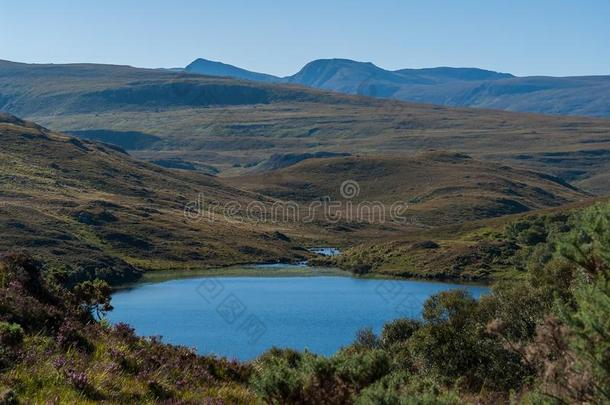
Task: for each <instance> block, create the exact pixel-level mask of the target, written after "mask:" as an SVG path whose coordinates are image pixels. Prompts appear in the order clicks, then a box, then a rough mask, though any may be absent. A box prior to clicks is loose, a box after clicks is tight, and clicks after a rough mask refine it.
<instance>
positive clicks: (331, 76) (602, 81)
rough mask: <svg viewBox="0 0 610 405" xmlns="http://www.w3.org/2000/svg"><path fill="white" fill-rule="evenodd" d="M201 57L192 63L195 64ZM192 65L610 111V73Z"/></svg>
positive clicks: (202, 70)
mask: <svg viewBox="0 0 610 405" xmlns="http://www.w3.org/2000/svg"><path fill="white" fill-rule="evenodd" d="M196 62H197V61H195V62H193V64H195V63H196ZM193 64H191V65H189V66H187V68H186V70H187V71H190V72H192V73H199V74H206V75H211V76H228V77H235V78H240V79H246V80H260V81H265V82H270V81H274V82H277V83H296V84H302V85H305V86H309V87H313V88H318V89H325V90H332V91H337V92H342V93H347V94H359V95H363V96H372V97H380V98H391V99H396V100H403V101H413V102H419V103H432V104H440V105H446V106H453V107H476V108H493V109H499V110H507V111H521V112H534V113H544V114H562V115H587V116H594V117H608V116H610V76H581V77H549V76H539V77H534V76H532V77H515V76H513V75H511V74H508V73H499V72H492V71H489V70H484V69H477V68H451V67H438V68H424V69H400V70H396V71H390V70H386V69H382V68H380V67H378V66H375V65H374V64H372V63H370V62H357V61H353V60H349V59H319V60H315V61H312V62H310V63H308V64H307V65H305V66H304V67H303V68H302V69H301V70H300V71H299V72H297V73H295V74H294V75H292V76H287V77H284V78H279V77H273V76H270V75H263V74H260V73H252V72H249V71H247V70H244V69H240V68H237V67H234V66H231V65H224V64H223V69H218V68H217V67H216V66H215V65H213V64H210V65H205V64H202V63H199V64H196V65H197V68H193V66H192V65H193Z"/></svg>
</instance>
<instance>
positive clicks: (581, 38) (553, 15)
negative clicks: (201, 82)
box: [0, 0, 610, 76]
mask: <svg viewBox="0 0 610 405" xmlns="http://www.w3.org/2000/svg"><path fill="white" fill-rule="evenodd" d="M197 57H204V58H207V59H212V60H221V61H223V62H226V63H231V64H235V65H238V66H241V67H244V68H247V69H250V70H255V71H260V72H266V73H272V74H276V75H288V74H292V73H295V72H296V71H297V70H298V69H300V68H301V67H302V66H303V65H304V64H305V63H306V62H309V61H311V60H313V59H318V58H332V57H341V58H350V59H355V60H360V61H370V62H373V63H375V64H376V65H378V66H381V67H383V68H387V69H399V68H406V67H432V66H476V67H482V68H487V69H492V70H499V71H505V72H510V73H514V74H517V75H535V74H548V75H556V76H566V75H584V74H610V0H580V1H577V0H554V1H551V0H527V1H522V0H512V1H494V0H470V1H469V0H453V1H435V0H421V1H409V0H402V1H400V0H377V1H358V0H352V1H345V0H337V1H333V0H307V1H305V0H301V1H290V0H284V1H281V0H277V1H267V0H259V1H257V0H251V1H233V0H224V1H206V0H198V1H194V0H191V1H188V0H185V1H180V0H176V1H170V0H165V1H157V0H149V1H145V0H142V1H134V0H121V1H118V0H105V1H86V0H85V1H65V0H54V1H48V0H47V1H36V0H34V1H28V0H10V1H9V0H0V59H8V60H13V61H19V62H55V63H64V62H100V63H115V64H127V65H133V66H141V67H176V66H184V65H186V64H188V63H189V62H191V61H192V60H193V59H195V58H197Z"/></svg>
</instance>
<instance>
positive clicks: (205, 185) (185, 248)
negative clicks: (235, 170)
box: [0, 114, 303, 281]
mask: <svg viewBox="0 0 610 405" xmlns="http://www.w3.org/2000/svg"><path fill="white" fill-rule="evenodd" d="M200 193H202V194H201V195H202V197H198V196H199V195H200ZM254 197H255V196H253V195H251V194H249V193H247V192H242V191H239V190H237V189H235V188H232V187H230V186H227V185H225V184H223V183H222V182H219V181H218V180H217V179H215V178H214V177H211V176H207V175H203V174H198V173H194V172H185V171H170V170H166V169H163V168H161V167H159V166H155V165H152V164H148V163H143V162H140V161H137V160H134V159H133V158H131V157H130V156H129V155H127V154H126V153H125V152H124V151H122V150H120V149H117V148H115V147H112V146H109V145H104V144H99V143H93V142H89V141H84V140H78V139H76V138H71V137H68V136H65V135H63V134H59V133H55V132H52V131H49V130H47V129H45V128H43V127H40V126H38V125H36V124H33V123H30V122H24V121H21V120H19V119H17V118H15V117H13V116H10V115H6V114H1V115H0V234H2V238H1V240H0V251H10V250H14V249H15V248H16V247H18V248H19V249H26V250H27V251H29V252H31V253H32V254H34V255H36V256H37V257H42V258H45V259H46V260H48V261H49V262H50V263H52V264H59V263H62V265H68V266H69V267H67V268H65V270H68V271H69V273H70V275H71V276H72V277H74V278H84V277H93V276H98V277H101V278H105V279H107V280H110V281H125V280H129V279H133V278H134V277H137V276H138V273H139V269H156V268H164V269H174V268H193V267H198V268H201V267H209V266H219V265H227V264H231V263H240V262H252V261H267V260H278V259H280V258H281V259H284V260H290V259H297V258H302V257H303V250H302V248H299V247H298V246H297V245H296V244H295V243H294V242H292V241H291V240H290V239H289V238H288V237H286V236H285V235H283V234H280V233H278V232H277V229H276V228H275V227H272V226H267V225H265V224H262V223H256V221H252V220H249V219H247V218H245V217H243V213H240V212H235V213H234V215H233V216H232V217H228V218H227V217H224V216H223V215H222V212H219V213H218V215H214V216H213V217H212V218H211V220H210V221H208V220H205V219H203V218H194V219H192V220H187V218H186V217H185V214H184V209H185V206H186V204H188V203H191V202H196V201H197V200H198V198H201V201H202V203H201V204H202V206H203V208H202V209H203V210H205V207H206V206H207V205H213V204H215V205H216V206H222V204H223V203H226V202H232V203H236V204H241V205H242V206H243V207H245V206H246V205H247V204H248V203H250V202H252V201H253V200H254ZM257 198H258V200H259V201H261V203H262V204H266V203H268V201H266V200H265V199H260V197H257Z"/></svg>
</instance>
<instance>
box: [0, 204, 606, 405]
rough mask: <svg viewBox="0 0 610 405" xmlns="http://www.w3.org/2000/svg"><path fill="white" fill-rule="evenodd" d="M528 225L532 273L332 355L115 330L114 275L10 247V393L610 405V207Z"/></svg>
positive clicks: (512, 228)
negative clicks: (55, 264) (80, 270)
mask: <svg viewBox="0 0 610 405" xmlns="http://www.w3.org/2000/svg"><path fill="white" fill-rule="evenodd" d="M519 221H521V222H519ZM519 221H517V222H514V223H512V224H509V226H508V228H507V232H508V233H509V234H510V235H512V236H511V237H514V238H515V240H517V241H520V242H519V243H524V244H525V245H527V246H528V247H527V248H524V249H527V254H524V253H523V252H524V251H523V250H520V252H521V253H520V256H519V257H515V258H514V260H515V262H514V263H515V265H517V264H519V266H523V267H524V270H523V271H524V272H525V275H524V277H522V278H520V279H518V280H510V281H504V282H498V283H496V284H495V285H494V286H493V288H492V293H491V294H489V295H488V296H485V297H483V298H481V299H480V300H475V299H474V298H473V297H471V296H469V295H468V294H467V293H466V292H465V291H461V290H454V291H449V292H443V293H440V294H437V295H435V296H433V297H431V298H430V299H429V300H428V301H427V302H426V303H425V304H424V307H423V316H422V319H419V320H413V319H397V320H395V321H393V322H390V323H388V324H387V325H386V326H385V327H384V329H383V331H382V332H381V333H380V334H375V333H373V332H372V331H371V330H362V331H361V332H359V333H358V335H357V336H356V338H355V340H354V342H353V344H351V345H349V346H348V347H344V348H343V349H341V350H340V351H339V352H338V353H336V354H335V355H333V356H330V357H324V356H318V355H316V354H313V353H310V352H307V351H304V352H299V351H294V350H291V349H277V348H274V349H271V350H269V351H268V352H266V353H264V354H262V355H261V356H260V357H259V358H258V359H256V360H254V361H252V362H248V363H240V362H236V361H230V360H227V359H220V358H215V357H208V356H200V355H197V354H196V353H195V352H194V351H193V350H191V349H188V348H184V347H175V346H171V345H167V344H164V343H162V342H161V340H160V339H159V338H142V337H138V336H137V335H136V334H135V332H134V330H133V329H132V328H131V327H129V326H128V325H125V324H118V325H115V326H110V325H109V324H108V323H107V322H105V321H104V320H103V316H104V314H105V313H106V312H107V311H110V310H111V309H112V308H111V307H112V305H111V301H110V300H109V294H110V290H109V289H108V286H107V285H106V284H105V283H104V282H101V281H96V280H92V281H88V282H84V283H80V284H77V285H75V286H70V288H68V287H66V286H65V283H63V282H62V277H61V273H54V272H52V271H47V269H45V267H44V265H43V264H42V263H39V262H37V261H35V260H33V259H31V258H30V257H28V256H27V255H24V254H9V255H5V256H4V257H3V258H2V264H1V265H0V283H1V284H0V287H1V288H0V343H1V345H2V346H1V350H0V366H1V367H2V373H1V374H0V385H1V387H2V394H1V395H2V397H1V400H0V401H1V403H19V402H22V403H29V402H37V403H44V402H50V403H74V402H85V403H86V402H94V401H107V402H111V403H155V402H157V403H159V402H161V403H163V402H164V403H273V404H293V403H295V404H349V403H356V404H426V403H430V404H431V403H435V404H436V403H447V404H458V403H490V404H491V403H531V404H538V403H549V404H564V403H583V404H585V403H586V404H602V403H608V401H610V332H609V331H610V283H609V277H610V205H608V204H601V205H597V206H593V207H591V208H588V209H584V210H581V211H579V212H575V213H573V214H570V215H566V216H561V217H553V218H552V220H551V219H548V218H546V219H544V218H543V219H533V220H531V219H528V220H527V221H528V222H527V223H523V222H522V221H523V220H519ZM562 222H563V225H562Z"/></svg>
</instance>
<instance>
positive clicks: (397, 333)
mask: <svg viewBox="0 0 610 405" xmlns="http://www.w3.org/2000/svg"><path fill="white" fill-rule="evenodd" d="M420 326H421V323H420V322H419V321H416V320H413V319H404V318H403V319H396V320H394V321H392V322H389V323H386V324H385V325H384V327H383V330H382V332H381V344H382V346H383V347H385V348H388V347H390V346H392V345H394V344H396V343H401V342H405V341H406V340H408V339H409V338H410V337H411V336H412V335H413V333H415V331H416V330H417V329H419V327H420Z"/></svg>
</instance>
